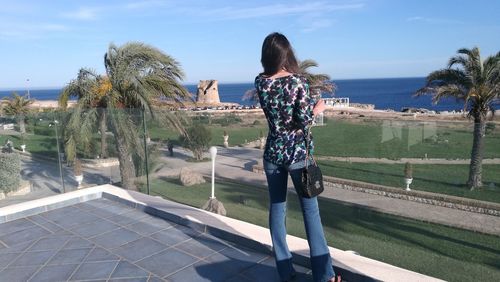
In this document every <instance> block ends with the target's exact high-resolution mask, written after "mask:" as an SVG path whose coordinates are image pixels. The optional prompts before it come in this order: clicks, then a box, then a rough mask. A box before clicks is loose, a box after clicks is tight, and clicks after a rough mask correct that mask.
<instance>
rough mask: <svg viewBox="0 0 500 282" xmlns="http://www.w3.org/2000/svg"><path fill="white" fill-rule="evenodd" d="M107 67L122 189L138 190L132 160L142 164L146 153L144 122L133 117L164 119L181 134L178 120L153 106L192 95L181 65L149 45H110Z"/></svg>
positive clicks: (133, 43)
mask: <svg viewBox="0 0 500 282" xmlns="http://www.w3.org/2000/svg"><path fill="white" fill-rule="evenodd" d="M104 65H105V68H106V74H107V77H108V78H109V81H110V85H111V88H110V91H109V95H108V96H107V97H108V98H107V107H108V109H109V110H110V112H109V116H110V128H111V131H112V132H113V133H114V136H115V138H116V147H117V151H118V158H119V161H120V175H121V178H122V185H123V187H124V188H126V189H134V190H135V189H137V188H136V186H135V184H134V182H133V177H134V176H135V175H136V174H135V173H136V171H135V165H134V162H133V157H134V155H135V156H136V157H139V158H140V159H141V160H142V159H143V158H144V156H145V154H146V152H145V151H144V148H143V146H141V144H139V142H140V139H139V135H138V132H139V130H138V129H139V128H140V124H141V123H140V120H141V119H140V118H138V116H137V115H134V113H138V110H139V111H141V112H142V114H143V115H148V116H150V117H151V118H153V119H159V120H162V119H163V120H164V121H163V122H162V123H163V124H168V125H171V126H173V127H175V128H177V129H178V130H181V131H182V124H181V123H180V122H179V121H178V120H177V119H176V118H175V116H172V115H169V114H168V113H165V112H160V111H154V110H153V108H152V102H153V100H154V99H159V98H162V99H169V100H171V101H173V102H182V101H183V100H185V99H187V98H189V97H190V94H189V93H188V91H187V90H186V89H185V88H184V87H183V86H182V84H181V83H180V80H182V78H183V77H184V74H183V71H182V70H181V68H180V64H179V63H178V62H177V61H176V60H175V59H174V58H172V57H170V56H169V55H166V54H164V53H163V52H161V51H160V50H158V49H156V48H154V47H151V46H149V45H145V44H143V43H137V42H132V43H127V44H125V45H123V46H121V47H118V46H116V45H114V44H110V46H109V49H108V52H107V53H106V54H105V56H104ZM161 113H164V115H160V114H161ZM143 117H144V116H143Z"/></svg>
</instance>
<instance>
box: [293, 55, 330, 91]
mask: <svg viewBox="0 0 500 282" xmlns="http://www.w3.org/2000/svg"><path fill="white" fill-rule="evenodd" d="M315 67H318V63H317V62H316V61H314V60H310V59H308V60H304V61H300V62H299V70H300V74H302V75H303V76H305V78H306V79H307V81H309V90H310V91H311V93H316V94H321V93H325V94H330V95H333V93H334V92H335V90H336V88H337V87H336V85H335V84H334V83H333V82H332V81H331V77H330V76H329V75H328V74H323V73H318V74H313V73H311V72H309V69H310V68H315Z"/></svg>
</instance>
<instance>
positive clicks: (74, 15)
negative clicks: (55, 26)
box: [61, 8, 99, 21]
mask: <svg viewBox="0 0 500 282" xmlns="http://www.w3.org/2000/svg"><path fill="white" fill-rule="evenodd" d="M98 14H99V9H97V8H79V9H78V10H76V11H73V12H66V13H63V14H62V15H61V16H62V17H64V18H67V19H73V20H84V21H89V20H95V19H97V17H98Z"/></svg>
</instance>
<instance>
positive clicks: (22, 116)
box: [18, 115, 26, 134]
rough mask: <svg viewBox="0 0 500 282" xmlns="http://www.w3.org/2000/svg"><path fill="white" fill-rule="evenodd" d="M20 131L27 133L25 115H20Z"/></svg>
mask: <svg viewBox="0 0 500 282" xmlns="http://www.w3.org/2000/svg"><path fill="white" fill-rule="evenodd" d="M18 119H19V131H20V132H21V133H22V134H24V133H26V125H25V123H24V115H19V117H18Z"/></svg>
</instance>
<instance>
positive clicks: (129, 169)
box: [115, 134, 139, 191]
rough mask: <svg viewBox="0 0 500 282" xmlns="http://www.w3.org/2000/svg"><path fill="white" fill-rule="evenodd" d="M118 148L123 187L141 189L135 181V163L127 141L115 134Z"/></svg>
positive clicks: (134, 189)
mask: <svg viewBox="0 0 500 282" xmlns="http://www.w3.org/2000/svg"><path fill="white" fill-rule="evenodd" d="M115 138H116V148H117V150H118V160H119V161H120V176H121V178H122V187H123V188H125V189H127V190H133V191H139V190H138V189H137V186H136V185H135V183H134V178H135V165H134V162H133V161H132V156H131V155H130V154H129V150H128V148H127V144H126V141H125V140H124V138H123V137H121V136H120V135H118V134H115Z"/></svg>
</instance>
